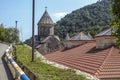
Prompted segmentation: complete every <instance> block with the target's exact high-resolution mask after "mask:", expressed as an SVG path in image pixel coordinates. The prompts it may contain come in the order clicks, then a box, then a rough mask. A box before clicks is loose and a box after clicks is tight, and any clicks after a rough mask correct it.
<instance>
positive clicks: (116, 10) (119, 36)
mask: <svg viewBox="0 0 120 80" xmlns="http://www.w3.org/2000/svg"><path fill="white" fill-rule="evenodd" d="M112 13H113V15H114V20H113V23H112V24H113V29H114V33H113V34H114V35H115V36H116V43H117V45H118V48H120V0H112Z"/></svg>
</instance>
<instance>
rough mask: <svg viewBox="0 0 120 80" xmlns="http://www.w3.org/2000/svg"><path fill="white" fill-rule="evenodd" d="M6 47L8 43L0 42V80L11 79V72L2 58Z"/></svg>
mask: <svg viewBox="0 0 120 80" xmlns="http://www.w3.org/2000/svg"><path fill="white" fill-rule="evenodd" d="M7 48H8V45H5V44H1V43H0V80H13V79H12V77H11V73H10V71H9V69H8V67H7V65H6V63H5V61H4V59H3V55H4V52H5V50H6V49H7Z"/></svg>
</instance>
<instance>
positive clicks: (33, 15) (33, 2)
mask: <svg viewBox="0 0 120 80" xmlns="http://www.w3.org/2000/svg"><path fill="white" fill-rule="evenodd" d="M34 23H35V0H32V62H33V61H34V49H35V46H34Z"/></svg>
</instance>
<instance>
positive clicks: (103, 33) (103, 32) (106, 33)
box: [96, 29, 112, 37]
mask: <svg viewBox="0 0 120 80" xmlns="http://www.w3.org/2000/svg"><path fill="white" fill-rule="evenodd" d="M111 35H112V31H111V29H107V30H104V31H102V32H100V33H99V34H97V35H96V37H97V36H111Z"/></svg>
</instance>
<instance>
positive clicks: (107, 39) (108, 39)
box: [96, 36, 115, 49]
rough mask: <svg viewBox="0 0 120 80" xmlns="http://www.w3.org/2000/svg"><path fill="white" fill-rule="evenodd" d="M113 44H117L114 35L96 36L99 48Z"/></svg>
mask: <svg viewBox="0 0 120 80" xmlns="http://www.w3.org/2000/svg"><path fill="white" fill-rule="evenodd" d="M112 45H115V40H114V37H113V36H101V37H96V48H97V49H104V48H107V47H110V46H112Z"/></svg>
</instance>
